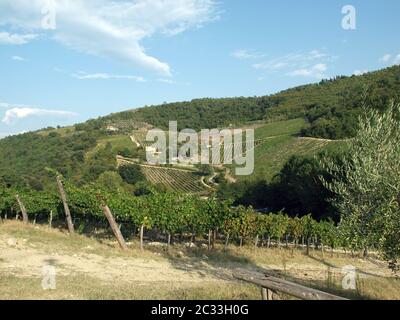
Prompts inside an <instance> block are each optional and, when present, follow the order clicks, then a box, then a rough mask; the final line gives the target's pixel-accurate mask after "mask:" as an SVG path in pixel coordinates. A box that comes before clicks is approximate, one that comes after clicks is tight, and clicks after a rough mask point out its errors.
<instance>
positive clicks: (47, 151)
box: [0, 66, 400, 190]
mask: <svg viewBox="0 0 400 320" xmlns="http://www.w3.org/2000/svg"><path fill="white" fill-rule="evenodd" d="M390 99H395V100H400V66H395V67H391V68H387V69H384V70H380V71H377V72H371V73H368V74H364V75H362V76H352V77H337V78H335V79H332V80H326V81H322V82H320V83H318V84H311V85H306V86H302V87H297V88H293V89H289V90H286V91H282V92H280V93H277V94H274V95H271V96H264V97H251V98H243V97H241V98H225V99H199V100H193V101H190V102H180V103H171V104H164V105H160V106H149V107H144V108H142V109H138V110H131V111H126V112H121V113H116V114H111V115H109V116H106V117H102V118H98V119H93V120H89V121H87V122H85V123H82V124H77V125H75V126H72V127H68V128H60V129H54V128H47V129H44V130H41V131H38V132H30V133H26V134H22V135H18V136H13V137H8V138H5V139H2V140H0V181H1V182H2V183H3V184H7V185H15V184H18V185H21V186H28V187H32V188H35V189H37V190H41V189H43V188H47V187H48V186H49V185H50V184H52V183H51V180H50V179H51V177H49V176H48V175H47V173H46V171H45V169H46V168H52V169H55V170H57V171H59V172H61V173H62V174H63V175H64V176H66V177H67V178H69V179H71V180H72V181H75V182H76V183H79V184H84V183H86V182H91V181H96V180H97V179H99V177H100V179H101V176H102V175H104V174H105V175H107V177H108V178H110V177H112V180H113V182H112V183H114V185H121V184H123V182H122V181H121V179H120V177H119V175H118V174H117V161H116V156H117V155H121V156H124V157H128V158H138V157H139V158H140V157H142V158H143V150H140V148H138V147H137V146H136V145H135V143H133V142H132V140H131V139H129V136H130V135H131V134H132V132H134V131H138V130H139V131H141V132H145V131H146V129H148V128H150V127H151V126H155V127H162V128H163V127H166V126H167V124H168V121H169V120H178V124H179V126H180V127H181V128H184V127H185V128H186V127H191V128H195V129H199V128H214V127H224V126H229V125H235V126H238V127H240V126H244V125H249V123H250V124H253V123H254V124H255V126H256V127H257V130H256V135H258V136H259V138H261V139H266V141H265V142H264V143H263V144H261V145H260V146H259V147H257V149H256V173H255V175H253V177H251V179H253V178H254V177H255V176H256V177H259V178H270V177H272V176H273V175H274V174H276V173H277V172H278V171H279V169H280V168H281V167H282V165H283V163H284V162H285V161H286V160H287V159H288V158H289V157H290V156H291V155H296V154H314V153H316V152H318V151H319V150H321V149H323V148H324V147H326V146H327V145H329V144H331V142H330V140H332V139H343V138H346V137H349V136H351V135H352V134H353V133H354V131H355V129H356V128H355V127H356V119H357V115H358V114H359V113H360V112H361V110H362V109H361V106H362V105H363V103H364V104H366V105H374V106H375V107H377V108H385V107H386V106H387V105H388V102H389V100H390ZM291 119H298V120H293V122H286V121H290V120H291ZM288 123H289V124H292V126H290V125H289V126H288ZM280 127H282V128H283V129H284V130H286V131H284V132H282V131H280V130H282V128H280ZM110 128H112V131H111V132H110ZM301 135H302V136H304V137H311V138H318V139H321V140H317V139H308V138H300V136H301Z"/></svg>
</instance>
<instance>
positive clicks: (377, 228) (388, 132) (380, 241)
mask: <svg viewBox="0 0 400 320" xmlns="http://www.w3.org/2000/svg"><path fill="white" fill-rule="evenodd" d="M399 141H400V106H399V105H392V106H391V107H390V108H389V109H388V111H386V112H384V113H380V112H379V111H377V110H371V109H369V110H367V111H366V112H365V114H364V116H363V117H361V118H360V121H359V131H358V133H357V135H356V137H355V138H354V139H353V140H352V141H351V142H350V148H349V152H348V153H347V154H346V155H345V156H344V157H343V159H342V162H341V163H339V164H338V163H337V162H333V161H326V162H325V163H324V165H325V166H326V168H327V170H328V172H329V173H330V174H331V179H329V180H327V179H322V181H323V182H324V184H325V186H326V187H327V188H328V189H329V190H331V191H332V192H333V193H334V195H335V198H334V199H333V200H332V203H333V204H334V205H335V207H336V208H337V209H338V211H339V212H340V214H341V226H342V232H343V234H344V235H345V237H346V238H347V242H348V243H350V244H351V245H352V247H353V248H365V247H368V246H375V247H377V248H379V249H380V250H381V252H383V255H384V257H385V259H386V260H387V261H389V263H390V266H391V267H392V269H393V270H398V269H399V263H398V259H399V257H400V255H399V253H400V241H399V234H400V229H399V220H400V161H399V159H400V144H399Z"/></svg>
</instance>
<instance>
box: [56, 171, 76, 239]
mask: <svg viewBox="0 0 400 320" xmlns="http://www.w3.org/2000/svg"><path fill="white" fill-rule="evenodd" d="M57 185H58V191H59V192H60V196H61V200H62V202H63V204H64V211H65V216H66V219H67V224H68V231H69V233H74V232H75V230H74V224H73V223H72V218H71V212H70V211H69V206H68V202H67V195H66V194H65V190H64V186H63V184H62V182H61V179H60V177H59V176H57Z"/></svg>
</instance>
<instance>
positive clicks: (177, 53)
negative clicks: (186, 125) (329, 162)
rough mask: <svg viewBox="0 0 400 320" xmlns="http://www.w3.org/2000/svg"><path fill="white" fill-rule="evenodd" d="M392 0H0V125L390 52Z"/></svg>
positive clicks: (79, 114) (299, 79)
mask: <svg viewBox="0 0 400 320" xmlns="http://www.w3.org/2000/svg"><path fill="white" fill-rule="evenodd" d="M399 12H400V1H398V0H368V1H365V0H346V1H340V0H329V1H320V0H301V1H294V0H114V1H110V0H109V1H107V0H90V1H87V0H0V137H4V136H7V135H10V134H18V133H21V132H26V131H31V130H36V129H40V128H43V127H47V126H56V125H61V126H63V125H69V124H73V123H78V122H83V121H85V120H87V119H90V118H95V117H98V116H102V115H107V114H109V113H112V112H118V111H122V110H127V109H132V108H138V107H143V106H145V105H151V104H161V103H164V102H174V101H186V100H191V99H195V98H203V97H233V96H256V95H257V96H260V95H267V94H272V93H275V92H278V91H280V90H284V89H287V88H290V87H294V86H298V85H302V84H307V83H312V82H318V81H320V80H321V79H323V78H330V77H333V76H336V75H352V74H362V73H365V72H368V71H373V70H377V69H381V68H385V67H388V66H391V65H395V64H400V43H399V40H400V39H399V36H398V30H400V19H398V13H399Z"/></svg>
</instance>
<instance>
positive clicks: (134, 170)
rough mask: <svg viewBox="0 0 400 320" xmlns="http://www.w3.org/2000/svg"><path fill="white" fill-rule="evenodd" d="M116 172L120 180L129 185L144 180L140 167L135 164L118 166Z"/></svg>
mask: <svg viewBox="0 0 400 320" xmlns="http://www.w3.org/2000/svg"><path fill="white" fill-rule="evenodd" d="M118 172H119V175H120V176H121V178H122V179H123V180H124V181H125V182H127V183H129V184H136V183H138V182H141V181H145V180H146V177H145V176H144V174H143V172H142V169H141V168H140V166H138V165H135V164H129V165H123V166H120V167H119V168H118Z"/></svg>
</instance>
